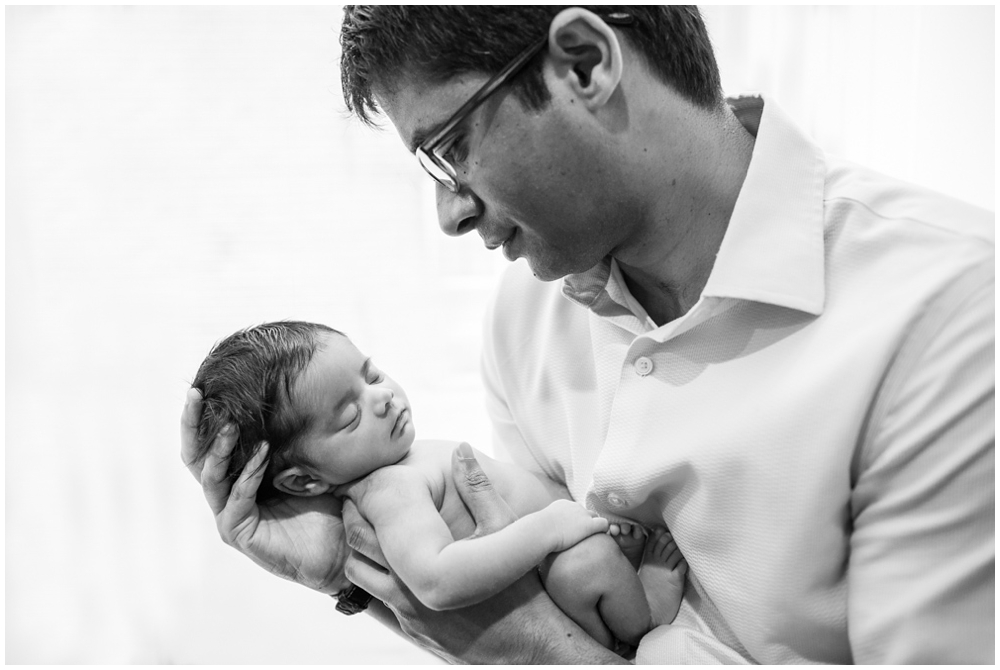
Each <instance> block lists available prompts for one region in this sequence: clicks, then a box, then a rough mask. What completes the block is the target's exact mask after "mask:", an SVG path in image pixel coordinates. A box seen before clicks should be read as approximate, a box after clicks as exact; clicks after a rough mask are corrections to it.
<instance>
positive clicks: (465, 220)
mask: <svg viewBox="0 0 1000 670" xmlns="http://www.w3.org/2000/svg"><path fill="white" fill-rule="evenodd" d="M437 210H438V224H439V225H440V226H441V230H443V231H444V234H445V235H451V236H452V237H457V236H459V235H465V234H466V233H468V232H471V231H473V230H475V229H476V219H477V218H478V217H479V215H480V214H482V203H480V202H479V199H478V198H477V197H476V196H475V195H473V194H472V191H470V190H469V188H468V187H466V186H462V187H461V188H460V189H459V191H458V193H452V192H451V191H450V190H448V189H447V188H445V187H444V186H442V185H441V184H438V185H437Z"/></svg>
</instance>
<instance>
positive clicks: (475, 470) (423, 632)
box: [344, 443, 625, 664]
mask: <svg viewBox="0 0 1000 670" xmlns="http://www.w3.org/2000/svg"><path fill="white" fill-rule="evenodd" d="M452 476H453V477H454V480H455V484H456V486H457V488H458V491H459V493H460V495H461V496H462V500H463V501H464V502H465V504H466V506H467V507H468V508H469V511H470V512H471V513H472V516H473V518H474V519H475V520H476V530H475V532H474V533H473V535H472V537H480V536H482V535H488V534H490V533H493V532H495V531H497V530H499V529H500V528H503V527H504V526H506V525H508V524H510V523H511V522H512V521H514V520H515V519H516V518H517V517H516V515H515V514H514V512H513V511H512V510H511V509H510V507H509V506H508V505H507V503H506V502H505V501H504V500H503V498H501V497H500V495H499V494H498V493H497V492H496V490H495V489H494V488H493V484H492V483H491V482H490V480H489V478H488V477H487V476H486V474H485V473H484V472H483V470H482V468H481V467H480V466H479V463H478V461H477V460H476V458H475V455H474V454H473V452H472V449H471V448H470V447H469V445H467V444H464V443H463V444H462V445H461V446H460V447H459V449H458V450H456V452H455V454H454V455H453V457H452ZM344 522H345V523H346V525H347V527H348V529H349V530H348V542H349V544H350V545H351V548H352V549H353V550H354V551H353V552H352V554H351V556H350V558H348V560H347V566H346V574H347V576H348V578H350V580H351V581H352V582H353V583H355V584H357V585H358V586H360V587H361V588H363V589H365V590H366V591H368V592H369V593H371V594H372V595H373V596H375V597H376V598H378V599H379V600H380V601H382V603H384V604H385V606H386V607H388V609H389V610H390V611H391V613H392V615H394V616H395V618H396V619H397V621H398V624H399V627H400V629H401V630H402V632H403V633H404V634H405V635H406V636H407V637H409V638H410V639H411V640H413V641H414V642H416V643H417V644H419V645H420V646H422V647H424V648H426V649H428V650H429V651H431V652H433V653H435V654H437V655H438V656H440V657H441V658H444V659H445V660H447V661H449V662H453V663H490V664H497V663H588V662H589V663H624V662H625V661H624V660H623V659H622V658H621V657H619V656H617V655H616V654H614V653H612V652H610V651H608V650H607V649H605V648H604V647H603V646H601V645H600V644H598V643H597V642H596V641H595V640H594V639H593V638H591V637H590V636H589V635H587V634H586V633H585V632H584V631H583V630H582V629H581V628H580V627H578V626H577V625H576V624H575V623H573V622H572V621H571V620H570V619H569V618H568V617H567V616H566V615H565V614H563V613H562V611H561V610H560V609H559V608H558V607H557V606H556V605H555V603H553V602H552V600H551V599H550V598H549V597H548V594H546V593H545V590H544V589H543V588H542V583H541V580H540V579H539V577H538V573H537V571H535V570H532V571H530V572H529V573H528V574H526V575H525V576H524V577H522V578H521V579H519V580H518V581H517V582H515V583H514V584H513V585H512V586H510V587H508V588H507V589H505V590H504V591H502V592H501V593H500V594H498V595H497V596H494V597H493V598H490V599H489V600H486V601H484V602H482V603H479V604H478V605H474V606H472V607H466V608H463V609H457V610H447V611H440V612H435V611H433V610H430V609H427V608H426V607H424V606H423V605H422V604H421V603H420V601H419V600H417V598H416V597H414V596H413V594H412V593H411V592H410V591H409V589H407V588H406V586H405V585H404V584H403V583H402V582H401V581H400V580H399V579H398V578H397V577H396V575H395V574H394V573H392V571H391V570H390V569H389V568H388V566H387V565H386V561H385V558H384V556H382V553H381V551H380V550H379V548H378V543H377V541H376V540H375V533H374V530H373V529H372V528H371V526H370V525H369V524H368V523H367V522H366V521H365V520H364V519H363V518H362V516H361V515H360V513H359V512H358V510H357V508H356V507H355V506H354V504H353V503H352V502H351V501H346V502H345V503H344ZM371 609H372V610H373V611H372V613H373V615H375V616H376V618H378V619H379V620H380V621H382V622H383V623H387V624H388V625H391V624H392V623H393V622H392V621H388V620H387V616H386V615H385V611H384V610H383V609H382V608H381V607H378V606H374V607H372V608H371Z"/></svg>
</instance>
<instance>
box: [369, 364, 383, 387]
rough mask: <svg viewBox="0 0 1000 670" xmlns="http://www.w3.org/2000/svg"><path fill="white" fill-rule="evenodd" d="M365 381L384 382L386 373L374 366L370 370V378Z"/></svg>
mask: <svg viewBox="0 0 1000 670" xmlns="http://www.w3.org/2000/svg"><path fill="white" fill-rule="evenodd" d="M365 381H367V382H368V383H369V384H381V383H382V382H384V381H385V375H384V374H382V371H381V370H376V369H375V368H372V369H370V370H369V371H368V379H367V380H365Z"/></svg>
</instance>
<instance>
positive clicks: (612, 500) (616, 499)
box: [608, 493, 625, 507]
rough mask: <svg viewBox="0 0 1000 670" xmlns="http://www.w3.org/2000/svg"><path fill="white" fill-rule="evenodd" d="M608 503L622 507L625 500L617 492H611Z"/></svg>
mask: <svg viewBox="0 0 1000 670" xmlns="http://www.w3.org/2000/svg"><path fill="white" fill-rule="evenodd" d="M608 504H609V505H611V506H612V507H622V506H623V505H624V504H625V501H624V500H622V499H621V498H619V497H618V495H617V494H615V493H611V494H609V495H608Z"/></svg>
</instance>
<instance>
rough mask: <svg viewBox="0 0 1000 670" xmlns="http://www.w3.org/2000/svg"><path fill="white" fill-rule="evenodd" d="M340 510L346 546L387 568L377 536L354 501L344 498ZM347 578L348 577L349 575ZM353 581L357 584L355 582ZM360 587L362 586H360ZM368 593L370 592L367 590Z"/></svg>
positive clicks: (387, 563)
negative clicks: (345, 533)
mask: <svg viewBox="0 0 1000 670" xmlns="http://www.w3.org/2000/svg"><path fill="white" fill-rule="evenodd" d="M342 511H343V519H344V527H345V528H346V529H347V546H349V547H350V548H351V549H353V550H354V551H355V552H357V553H359V554H361V555H362V556H364V557H365V558H367V559H369V560H370V561H372V562H373V563H375V564H378V565H380V566H383V568H387V567H388V565H389V562H388V561H386V560H385V555H384V554H383V553H382V547H380V546H379V544H378V538H377V537H375V529H374V528H372V526H371V524H370V523H368V521H367V520H366V519H365V518H364V517H363V516H361V513H360V512H358V507H357V505H355V504H354V501H353V500H351V499H350V498H345V499H344V505H343V510H342ZM348 578H349V579H350V577H348ZM351 581H354V580H351ZM354 583H355V584H357V582H354ZM358 586H361V584H358ZM362 588H364V587H363V586H362ZM365 590H367V589H365ZM369 593H371V592H370V591H369Z"/></svg>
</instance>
